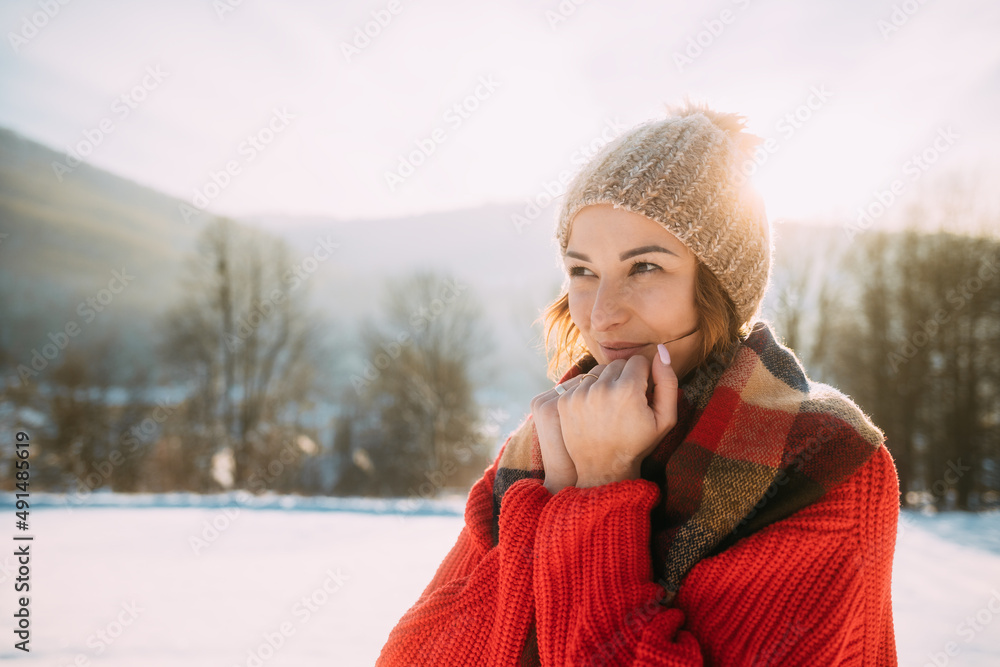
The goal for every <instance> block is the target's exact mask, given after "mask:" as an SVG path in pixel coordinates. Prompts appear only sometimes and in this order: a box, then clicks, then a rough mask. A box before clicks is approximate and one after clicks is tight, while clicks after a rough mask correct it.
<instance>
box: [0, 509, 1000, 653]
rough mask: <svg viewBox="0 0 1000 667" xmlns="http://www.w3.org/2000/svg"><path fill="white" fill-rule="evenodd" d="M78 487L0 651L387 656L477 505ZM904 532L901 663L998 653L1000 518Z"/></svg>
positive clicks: (35, 523) (1, 570)
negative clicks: (79, 498)
mask: <svg viewBox="0 0 1000 667" xmlns="http://www.w3.org/2000/svg"><path fill="white" fill-rule="evenodd" d="M70 498H71V496H63V495H60V494H32V510H31V515H30V518H31V529H32V530H31V534H33V535H34V536H35V540H34V541H33V542H31V555H32V560H31V585H32V590H31V607H30V610H31V614H32V617H31V618H32V626H31V627H32V636H31V648H32V650H31V652H30V654H23V653H22V652H20V651H15V650H14V649H13V641H12V640H11V637H13V634H12V629H13V628H12V622H11V620H12V611H13V606H14V602H15V599H14V597H15V594H14V592H13V585H12V580H13V577H14V576H16V574H15V562H14V558H13V556H12V555H10V554H12V552H13V549H4V552H5V555H3V556H0V591H2V593H0V617H2V621H0V635H2V636H3V638H4V639H3V645H2V646H0V659H3V658H9V657H16V658H17V659H18V661H19V663H18V664H25V665H29V664H38V665H45V666H47V667H63V666H69V665H80V666H86V665H108V666H113V667H133V666H134V665H142V666H143V667H158V666H161V665H183V666H184V667H198V666H201V665H213V666H220V667H236V666H241V667H279V666H284V665H297V666H309V665H345V666H350V665H372V664H374V662H375V659H376V657H377V656H378V653H379V650H380V649H381V647H382V644H383V643H384V642H385V639H386V637H387V636H388V633H389V631H390V630H391V629H392V627H393V626H394V625H395V623H396V621H397V620H398V619H399V617H400V616H401V615H402V614H403V613H404V612H405V611H406V609H407V608H408V607H409V606H410V605H411V604H412V603H413V602H414V601H415V600H416V598H417V597H418V596H419V595H420V593H421V591H422V590H423V588H424V586H426V584H427V582H428V581H429V580H430V578H431V576H432V575H433V573H434V571H435V569H436V568H437V565H438V564H439V563H440V562H441V559H442V558H444V556H445V554H446V553H447V552H448V550H449V549H450V548H451V547H452V545H453V544H454V542H455V539H456V537H457V536H458V532H459V530H460V529H461V526H462V508H463V501H464V498H459V497H452V498H450V499H448V500H445V501H437V500H434V501H428V500H423V499H417V500H413V499H395V500H385V499H368V498H304V497H299V496H277V495H272V496H265V497H261V498H251V497H243V496H238V495H236V494H221V495H218V496H197V495H193V494H137V495H125V494H102V493H95V494H91V495H90V496H89V497H87V498H86V499H85V504H83V505H80V504H78V503H77V502H76V501H74V502H73V503H72V504H67V503H68V501H69V499H70ZM10 502H11V501H10V499H9V496H8V497H7V498H5V505H4V506H3V507H4V508H5V509H7V510H8V511H9V513H10V514H13V508H12V507H11V505H10V504H9V503H10ZM899 531H900V532H899V537H898V542H897V549H896V555H895V561H894V571H893V586H892V591H893V606H894V612H895V618H894V621H895V626H896V641H897V650H898V652H899V664H900V665H919V666H923V665H927V664H929V665H935V664H936V665H959V666H962V665H970V666H972V665H974V666H985V665H996V664H1000V620H994V618H995V617H996V616H998V615H1000V515H998V514H997V513H993V514H981V515H970V514H958V513H955V514H941V515H937V516H922V515H915V514H912V513H910V512H904V513H903V515H902V518H901V520H900V527H899ZM8 539H9V538H8ZM977 618H978V621H977V620H976V619H977ZM102 636H103V639H102ZM949 643H951V644H949ZM272 645H273V646H276V647H277V648H276V649H272ZM949 650H950V651H951V652H952V654H953V655H952V656H949V655H947V651H949ZM935 659H936V661H937V662H935V661H934V660H935Z"/></svg>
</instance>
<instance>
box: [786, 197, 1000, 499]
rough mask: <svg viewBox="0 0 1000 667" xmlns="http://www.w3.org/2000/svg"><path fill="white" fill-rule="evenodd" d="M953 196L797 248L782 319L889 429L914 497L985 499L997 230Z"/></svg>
mask: <svg viewBox="0 0 1000 667" xmlns="http://www.w3.org/2000/svg"><path fill="white" fill-rule="evenodd" d="M945 201H948V200H945ZM950 201H952V202H953V203H954V202H963V205H955V206H940V207H937V208H932V207H930V206H928V205H926V203H925V204H917V205H915V206H913V207H912V208H911V209H910V210H909V211H907V213H906V216H907V218H908V219H907V221H906V222H908V223H909V224H908V225H907V229H906V230H904V231H900V230H896V231H890V230H878V229H872V230H869V231H867V232H865V233H864V234H861V235H859V236H857V237H856V238H855V239H854V240H853V242H844V243H840V244H839V245H838V244H836V243H832V244H830V245H829V247H824V248H822V249H819V250H818V252H817V253H805V252H802V249H801V248H799V249H798V251H799V257H797V258H795V259H788V258H786V259H785V260H784V261H783V262H782V263H780V264H779V266H778V268H777V272H778V282H779V288H778V294H777V295H776V296H777V297H778V298H777V299H776V300H777V302H778V305H777V306H776V307H775V309H774V310H775V315H774V320H775V324H776V328H777V329H778V330H779V333H781V334H782V335H783V337H784V339H785V342H786V344H788V345H789V346H790V347H792V348H793V349H795V350H796V351H799V352H800V356H801V357H802V358H803V361H804V363H806V365H807V367H808V368H809V370H810V371H811V373H812V374H813V375H814V376H816V377H818V378H820V379H821V380H823V381H826V382H828V383H830V384H833V385H835V386H837V387H839V388H841V389H842V390H844V391H846V392H847V393H849V394H850V395H851V396H852V397H853V398H854V399H855V400H856V401H857V402H858V403H859V404H860V405H861V406H862V408H864V409H865V410H866V412H868V414H869V415H871V417H872V419H873V420H874V422H875V423H876V424H878V425H879V426H880V427H881V428H882V429H883V430H884V431H885V433H886V444H887V447H888V448H889V450H890V452H891V453H892V455H893V458H894V460H895V462H896V467H897V470H898V473H899V479H900V489H901V493H902V494H903V501H904V502H905V503H906V504H907V505H911V506H928V505H930V506H935V507H937V508H939V509H942V508H959V509H980V508H984V507H995V506H997V505H1000V238H998V237H997V236H996V234H995V231H992V232H991V231H990V229H993V230H995V229H996V226H995V225H994V226H992V227H990V226H987V225H980V226H979V227H980V230H979V231H978V232H977V231H975V230H973V231H972V233H970V232H969V231H968V229H969V224H968V222H969V219H970V218H971V217H973V216H974V214H975V213H974V211H972V210H970V207H969V205H968V202H969V201H970V200H969V198H968V197H960V198H952V199H951V200H950ZM954 229H964V230H966V231H963V232H961V233H958V232H955V231H952V230H954Z"/></svg>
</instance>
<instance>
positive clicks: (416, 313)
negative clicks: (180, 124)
mask: <svg viewBox="0 0 1000 667" xmlns="http://www.w3.org/2000/svg"><path fill="white" fill-rule="evenodd" d="M313 250H314V252H313V255H314V258H315V257H326V256H327V255H328V250H329V248H314V249H313ZM304 257H308V255H306V256H301V253H299V254H296V253H295V252H293V251H292V250H291V248H290V247H289V246H288V245H287V244H286V243H285V242H284V241H282V240H281V239H278V238H276V237H274V236H272V235H270V234H267V233H265V232H263V231H261V230H258V229H254V228H251V227H247V226H244V225H241V224H238V223H236V222H234V221H232V220H229V219H225V218H218V219H215V220H213V221H211V222H210V223H208V224H207V225H206V227H205V228H204V230H203V232H202V234H201V236H200V237H199V239H198V245H197V248H196V250H195V252H194V253H192V255H191V256H190V257H189V259H188V261H187V263H186V266H185V267H184V271H183V274H182V275H183V277H182V281H183V284H182V290H181V294H182V297H181V298H180V299H179V300H178V301H177V302H176V303H173V304H171V305H170V306H169V307H167V308H166V309H165V310H164V312H163V313H162V314H161V315H160V316H159V317H158V319H157V321H156V323H155V326H154V327H153V328H154V330H155V332H156V335H155V336H154V338H153V339H152V340H150V341H149V345H148V349H147V352H148V354H147V355H145V356H143V355H139V356H138V357H137V356H134V355H133V356H126V355H125V352H124V348H125V346H123V345H122V344H121V343H122V341H121V340H120V334H119V333H116V331H115V329H114V328H111V329H110V330H109V331H107V332H106V333H105V335H104V337H103V338H101V339H100V340H99V341H98V342H97V343H91V344H89V345H85V344H82V343H80V342H79V341H76V344H75V345H74V346H71V347H69V348H68V349H67V351H66V353H65V354H63V355H61V357H60V358H59V359H58V360H57V362H58V363H54V364H53V366H54V367H53V368H52V369H49V372H46V373H44V374H41V375H40V377H39V380H38V381H37V382H31V383H25V384H22V385H19V384H17V383H10V384H7V385H5V386H4V388H3V395H2V396H0V405H2V406H3V409H0V419H2V420H3V421H4V422H5V423H7V424H10V425H11V426H12V428H21V427H26V425H30V427H31V428H30V430H31V431H32V432H33V433H34V434H35V437H36V439H37V441H38V442H39V443H42V444H41V445H40V447H41V450H40V451H41V452H42V454H41V456H40V457H37V458H36V459H35V460H34V462H33V475H32V479H33V483H34V484H35V485H36V487H35V488H36V490H40V489H44V488H49V489H57V490H67V491H70V492H74V493H75V494H76V495H77V496H78V497H79V496H81V495H86V494H89V493H90V492H91V491H93V490H96V489H99V488H110V489H113V490H116V491H168V490H190V491H198V492H207V491H217V490H220V489H228V488H242V489H248V490H251V491H254V492H259V491H266V490H272V491H276V492H301V493H329V492H340V493H347V492H350V493H365V494H379V495H414V494H417V493H419V494H420V495H423V496H433V495H436V494H437V493H438V491H440V490H441V489H442V488H445V487H449V488H455V487H462V486H463V485H468V484H469V483H471V481H472V480H474V479H475V478H476V476H478V475H479V474H481V472H482V470H483V469H484V468H485V466H486V465H487V464H488V462H489V456H490V451H491V447H492V444H493V443H492V440H491V439H489V438H487V437H485V436H484V434H483V433H482V432H481V430H480V423H481V421H482V416H481V411H480V409H479V407H478V405H477V403H476V400H475V397H474V391H475V386H474V383H473V380H472V378H473V375H472V372H473V367H474V366H475V365H476V363H477V362H476V360H475V359H474V358H473V350H474V349H475V350H477V351H479V352H482V350H483V343H484V341H485V340H486V335H485V332H484V331H482V330H481V313H480V312H479V311H478V310H477V307H476V305H475V301H474V298H473V297H472V294H471V290H470V289H469V287H468V286H467V285H464V284H462V283H459V282H457V281H455V280H454V279H450V278H448V277H447V276H444V275H438V274H434V273H420V274H417V275H412V276H411V275H406V276H401V277H399V278H398V282H395V283H390V284H389V285H388V289H387V293H386V294H387V298H386V302H385V304H384V308H383V312H382V314H381V315H380V318H379V319H376V320H371V321H368V322H366V323H365V324H364V325H363V326H362V329H361V331H360V332H359V333H360V335H359V340H360V341H361V342H360V348H361V349H360V350H357V355H356V356H357V357H358V358H360V359H362V360H363V363H362V365H361V367H360V368H359V369H357V372H356V373H353V376H354V378H353V382H352V381H350V380H349V375H351V373H348V369H347V366H346V363H345V361H344V358H345V356H347V355H344V354H343V353H341V354H338V355H334V354H332V350H333V349H334V347H335V346H338V345H340V343H342V341H341V340H339V334H338V332H337V330H336V323H335V322H331V321H330V320H329V318H326V317H324V316H323V315H321V314H320V313H319V312H317V310H316V309H315V308H314V307H312V306H311V305H310V303H311V302H310V299H309V292H310V287H311V283H312V282H313V281H311V280H310V278H311V274H304V273H303V272H302V271H301V270H299V269H300V268H301V265H302V264H303V259H304ZM350 288H351V286H348V285H339V286H335V287H334V289H345V290H346V289H350ZM340 347H341V349H343V346H342V345H340ZM17 356H18V355H6V356H5V357H4V359H6V358H7V357H9V358H11V359H15V358H16V357H17ZM21 356H23V355H21ZM123 367H125V368H128V369H130V370H129V373H128V374H127V378H126V379H125V380H123V379H122V377H123V373H122V372H121V369H122V368H123ZM0 372H3V375H4V376H6V377H11V376H13V375H14V373H13V369H10V368H3V369H0ZM324 426H326V427H327V428H326V430H327V431H330V430H335V432H336V438H332V437H329V436H328V437H327V438H326V439H325V440H326V441H324V438H322V437H321V433H322V432H323V431H324V429H323V427H324ZM5 463H6V464H7V465H9V463H10V462H9V461H7V462H4V461H0V468H2V467H3V466H4V465H5ZM0 479H8V476H7V475H0ZM10 479H12V477H10ZM431 482H433V483H431Z"/></svg>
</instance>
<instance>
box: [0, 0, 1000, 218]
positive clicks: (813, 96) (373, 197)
mask: <svg viewBox="0 0 1000 667" xmlns="http://www.w3.org/2000/svg"><path fill="white" fill-rule="evenodd" d="M45 7H48V12H49V13H51V14H54V15H52V16H48V15H46V13H45V11H46V10H45ZM560 7H561V8H562V10H563V11H562V13H560ZM569 10H572V11H569ZM907 11H909V12H910V13H909V14H908V13H906V12H907ZM379 22H381V23H382V24H384V25H380V24H379ZM39 25H40V26H41V27H40V28H38V27H37V26H39ZM0 26H2V28H3V34H4V42H5V43H4V45H3V47H2V48H0V125H2V126H4V127H7V128H11V129H13V130H16V131H18V132H20V133H22V134H24V135H26V136H28V137H30V138H32V139H35V140H37V141H40V142H42V143H44V144H46V145H49V146H51V147H54V148H57V149H59V150H63V151H75V152H80V153H82V152H84V151H86V152H87V155H86V156H81V157H83V159H84V160H85V161H87V162H89V163H91V164H94V165H95V166H99V167H102V168H105V169H108V170H110V171H112V172H115V173H117V174H120V175H123V176H126V177H128V178H132V179H134V180H137V181H139V182H142V183H145V184H148V185H150V186H152V187H155V188H158V189H160V190H163V191H165V192H167V193H170V194H173V195H176V196H178V197H181V198H183V199H186V200H189V201H192V202H194V201H195V200H196V199H197V197H196V193H201V194H203V195H213V196H211V197H210V198H208V199H207V200H205V201H206V202H207V203H208V204H209V205H210V208H211V210H213V211H215V212H224V213H229V214H235V215H248V214H305V215H327V216H334V217H338V218H346V217H364V218H368V217H383V216H389V215H393V216H394V215H407V214H416V213H422V212H426V211H433V210H449V209H455V208H461V207H466V206H475V205H479V204H483V203H500V202H504V203H522V204H527V203H528V202H529V201H530V200H531V199H533V198H535V197H537V196H539V195H540V194H541V193H544V192H545V190H546V187H549V188H551V187H553V183H555V181H556V179H557V178H558V176H559V174H560V172H565V171H566V170H570V171H572V170H573V169H575V168H576V167H577V166H578V164H577V162H578V160H579V159H580V155H581V152H580V151H581V148H582V147H586V146H587V145H588V144H590V145H591V146H592V147H593V146H595V145H596V144H597V143H599V142H601V141H603V140H606V139H607V138H609V137H610V136H612V134H613V132H616V131H621V129H624V128H627V127H628V126H630V125H633V124H635V123H638V122H641V121H643V120H647V119H649V118H654V117H657V116H658V115H659V114H660V113H661V111H662V109H663V106H664V104H666V103H672V102H679V101H680V100H681V99H682V97H683V96H684V95H685V94H687V95H690V96H692V97H693V98H695V99H698V100H705V101H708V102H709V103H710V104H712V105H713V106H715V107H716V108H719V109H721V110H726V111H736V112H738V113H742V114H744V115H745V116H746V117H747V119H748V127H749V129H751V130H752V131H754V132H755V133H757V134H759V135H761V136H763V137H765V138H771V139H773V141H772V143H771V144H770V146H771V148H772V152H771V153H770V154H768V155H766V158H764V159H762V160H761V164H760V166H759V168H758V171H757V174H756V175H755V177H754V178H755V181H756V183H757V185H758V187H759V188H760V190H761V192H762V194H763V195H764V198H765V202H766V203H767V207H768V212H769V214H770V216H771V217H772V219H776V218H798V219H801V218H812V219H819V218H827V217H832V216H838V215H851V214H852V212H853V211H855V210H856V209H857V207H858V206H863V205H867V204H868V203H869V202H871V201H872V200H873V199H874V198H875V196H876V193H877V191H879V190H885V189H887V188H889V187H890V185H891V183H892V182H893V180H894V179H896V180H899V181H901V182H902V183H903V184H904V186H905V192H903V193H902V194H903V195H908V194H912V193H913V192H916V191H917V190H918V186H919V184H920V183H926V182H929V180H930V178H931V177H933V176H936V175H939V174H943V173H945V172H946V171H947V170H948V169H950V168H953V167H967V168H968V167H979V168H981V169H995V168H996V166H997V154H998V151H997V148H998V147H1000V130H998V127H997V123H996V118H997V116H998V113H997V112H998V111H1000V39H997V36H998V35H1000V3H996V2H986V1H978V0H948V1H947V2H946V1H944V0H929V1H927V2H925V3H920V2H918V1H917V0H908V1H907V2H899V1H898V0H896V1H894V2H888V1H884V0H879V1H875V2H872V1H871V0H846V1H845V0H827V1H826V2H810V3H803V2H791V1H767V0H760V1H757V0H737V1H731V0H726V1H718V2H706V3H681V2H652V1H651V2H613V3H612V2H608V1H606V0H605V1H596V0H589V1H585V2H582V3H580V4H575V3H574V2H572V1H571V0H564V1H563V2H562V3H561V4H560V3H557V2H555V1H552V2H528V1H527V0H515V1H508V2H493V3H470V2H460V1H457V0H455V1H446V0H422V1H420V2H408V1H407V0H398V1H394V2H353V3H345V2H336V3H334V2H319V1H316V2H306V1H300V2H288V1H281V2H279V1H278V0H243V1H242V2H238V0H228V3H227V0H217V1H216V2H213V1H212V0H175V1H172V2H169V3H165V2H164V3H137V2H125V1H124V0H119V1H115V0H74V1H72V2H68V3H67V4H66V5H60V4H59V3H58V2H57V1H56V0H51V2H43V1H41V0H34V1H29V0H24V1H21V0H16V1H15V0H4V2H3V3H2V4H0ZM366 29H367V32H368V33H372V34H374V36H372V37H368V36H365V37H364V38H361V37H359V34H363V33H364V32H365V31H366ZM365 40H367V43H366V41H365ZM123 96H124V98H123ZM456 105H458V108H456ZM788 114H793V115H794V114H797V115H798V120H795V121H794V122H791V121H790V120H789V118H788ZM102 127H103V128H104V129H103V130H102V129H101V128H102ZM107 130H110V132H108V131H107ZM602 135H603V138H602ZM249 137H256V139H255V140H253V141H251V140H250V139H249ZM935 142H937V143H935ZM418 146H422V147H423V149H422V150H421V149H420V148H418ZM77 147H79V149H80V150H79V151H77ZM414 151H417V153H414ZM925 152H926V157H928V158H935V160H934V161H933V162H934V163H933V164H926V165H925V167H926V168H925V167H921V166H919V165H917V164H916V163H915V162H911V161H910V160H911V159H912V157H913V156H914V155H915V154H922V153H925ZM427 153H429V155H427ZM401 160H404V161H406V162H409V163H411V164H412V163H417V162H420V164H419V165H418V166H416V167H415V168H414V170H413V173H412V174H408V173H407V171H406V170H405V169H404V168H401ZM227 165H229V166H230V167H232V169H231V172H232V174H231V177H230V178H227V175H226V174H223V173H221V172H224V171H225V170H226V168H227ZM67 166H69V167H72V164H69V165H67ZM213 173H214V174H215V179H214V180H215V181H216V182H218V183H220V184H222V185H221V186H220V187H218V188H216V187H214V186H213V185H211V184H212V183H213V176H212V174H213ZM387 174H395V175H396V176H397V177H398V178H389V177H387ZM64 177H66V178H72V173H71V172H70V173H68V174H64ZM390 181H393V182H390ZM57 183H58V181H57V179H56V177H55V175H53V184H54V185H55V184H57ZM206 186H208V187H206ZM901 196H902V195H901Z"/></svg>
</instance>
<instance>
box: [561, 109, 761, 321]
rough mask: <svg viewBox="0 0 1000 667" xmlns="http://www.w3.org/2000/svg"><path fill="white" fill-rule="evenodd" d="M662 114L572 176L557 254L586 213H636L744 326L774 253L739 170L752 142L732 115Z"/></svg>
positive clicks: (614, 142)
mask: <svg viewBox="0 0 1000 667" xmlns="http://www.w3.org/2000/svg"><path fill="white" fill-rule="evenodd" d="M667 111H668V114H669V115H668V116H667V117H666V118H662V119H657V120H652V121H648V122H645V123H642V124H640V125H638V126H636V127H634V128H632V129H631V130H629V131H627V132H625V133H623V134H622V135H620V136H619V137H616V138H615V139H613V140H612V141H611V142H609V143H608V144H607V145H605V146H604V147H603V148H602V149H601V150H600V151H599V152H598V153H597V154H596V155H595V156H594V157H593V158H592V159H591V160H590V161H589V162H588V163H587V164H585V165H584V166H583V168H582V169H581V170H580V171H579V172H578V173H577V174H576V175H575V176H574V178H573V181H572V182H571V183H570V185H569V187H568V188H567V191H566V198H565V201H564V203H563V205H562V209H561V211H560V213H559V222H558V226H557V228H556V238H557V239H558V241H559V246H560V250H561V251H562V253H563V254H565V252H566V246H567V244H568V242H569V236H570V231H571V228H572V224H573V218H574V217H575V216H576V214H577V213H578V212H579V211H580V209H582V208H583V207H584V206H587V205H590V204H598V203H607V204H612V205H614V206H615V208H623V209H626V210H628V211H632V212H633V213H639V214H641V215H644V216H646V217H647V218H649V219H651V220H653V221H655V222H657V223H659V224H660V225H662V226H663V227H664V228H665V229H666V230H667V231H669V232H671V233H672V234H673V235H674V236H676V237H677V238H678V239H680V240H681V241H682V242H683V243H684V244H685V245H686V246H687V247H688V248H690V249H691V251H692V252H693V253H694V254H695V256H697V257H698V259H699V260H701V261H702V262H703V263H704V264H705V265H707V266H708V268H709V269H710V270H711V271H712V273H714V274H715V276H716V277H717V278H718V279H719V282H720V283H722V287H723V289H725V291H726V293H727V294H729V297H730V298H731V299H732V300H733V304H734V305H735V306H736V315H737V317H738V318H739V323H740V324H744V323H746V322H748V321H750V320H751V319H754V318H756V316H757V315H758V311H759V308H760V304H761V302H762V301H763V299H764V292H765V291H766V290H767V286H768V283H769V281H770V272H771V255H772V252H773V251H772V244H771V230H770V224H769V223H768V219H767V215H766V213H765V212H764V205H763V201H762V200H761V198H760V196H759V195H758V194H757V193H756V192H755V191H754V190H753V188H752V187H751V185H750V184H749V183H748V182H747V179H746V177H745V176H744V175H743V171H742V167H743V166H744V165H745V164H746V162H747V161H748V160H750V159H751V158H752V151H753V148H754V146H756V145H757V144H758V143H759V142H760V138H759V137H757V136H755V135H752V134H749V133H747V132H744V131H743V123H744V122H745V119H744V118H743V117H742V116H738V115H736V114H731V113H721V112H717V111H713V110H711V109H709V108H707V107H706V106H704V105H697V104H693V103H691V102H685V103H684V105H682V106H680V107H667Z"/></svg>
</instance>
